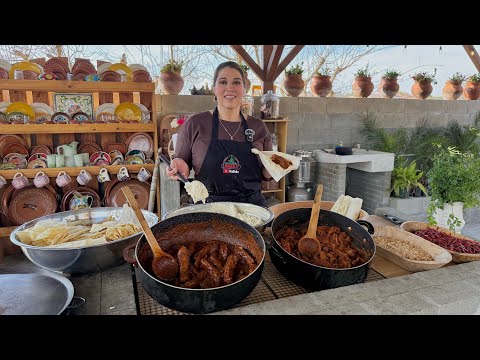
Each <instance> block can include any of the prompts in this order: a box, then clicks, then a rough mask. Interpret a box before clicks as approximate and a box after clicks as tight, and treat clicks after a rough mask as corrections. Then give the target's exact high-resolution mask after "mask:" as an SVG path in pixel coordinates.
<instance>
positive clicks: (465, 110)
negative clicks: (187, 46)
mask: <svg viewBox="0 0 480 360" xmlns="http://www.w3.org/2000/svg"><path fill="white" fill-rule="evenodd" d="M214 106H215V101H214V98H213V96H211V95H204V96H203V95H195V96H192V95H157V118H158V120H159V122H160V121H161V119H162V118H163V117H164V116H165V115H170V114H176V113H185V112H197V111H206V110H209V109H212V108H213V107H214ZM254 109H255V114H256V115H258V116H259V114H260V97H255V107H254ZM367 111H369V112H372V113H374V114H375V115H376V117H377V118H378V119H379V120H380V121H382V123H383V125H384V127H385V128H398V127H413V126H415V124H416V123H417V121H418V120H420V119H422V118H427V119H429V120H430V123H431V124H432V125H433V126H444V125H446V123H447V122H448V121H449V120H450V119H457V120H458V121H459V122H460V123H461V124H471V123H472V121H473V120H474V117H475V114H476V113H477V112H479V111H480V101H468V100H450V101H447V100H417V99H395V98H394V99H377V98H374V99H368V98H367V99H355V98H318V97H299V98H292V97H281V98H280V114H281V115H282V116H287V117H288V118H289V120H290V123H289V125H288V138H287V151H288V152H289V153H291V152H292V151H294V150H298V149H305V150H312V149H320V148H329V147H332V146H333V145H335V144H336V143H338V142H339V141H342V142H343V143H344V144H345V145H351V144H353V143H354V142H358V143H360V144H362V142H363V139H362V137H361V135H360V131H359V130H360V127H361V115H363V114H365V113H366V112H367ZM365 145H366V144H365ZM362 147H365V146H363V144H362Z"/></svg>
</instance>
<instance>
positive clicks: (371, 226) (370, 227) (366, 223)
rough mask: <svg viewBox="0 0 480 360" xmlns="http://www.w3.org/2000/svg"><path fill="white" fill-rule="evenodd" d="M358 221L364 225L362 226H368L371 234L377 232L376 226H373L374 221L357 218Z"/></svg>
mask: <svg viewBox="0 0 480 360" xmlns="http://www.w3.org/2000/svg"><path fill="white" fill-rule="evenodd" d="M357 223H358V224H360V225H362V226H366V227H367V231H368V232H369V233H370V234H374V233H375V228H374V227H373V225H372V223H370V222H368V221H366V220H357Z"/></svg>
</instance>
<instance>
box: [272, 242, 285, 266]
mask: <svg viewBox="0 0 480 360" xmlns="http://www.w3.org/2000/svg"><path fill="white" fill-rule="evenodd" d="M268 250H269V251H271V252H273V253H275V255H276V256H277V257H278V258H279V259H280V261H281V262H282V263H283V265H286V264H287V260H285V258H284V257H283V256H282V254H280V252H279V251H278V250H277V249H275V247H273V246H272V247H270V248H269V249H268Z"/></svg>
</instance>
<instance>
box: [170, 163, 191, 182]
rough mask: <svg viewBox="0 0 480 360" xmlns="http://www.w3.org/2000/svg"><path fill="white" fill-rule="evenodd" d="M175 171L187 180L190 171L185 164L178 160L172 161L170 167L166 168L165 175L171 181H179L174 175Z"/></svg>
mask: <svg viewBox="0 0 480 360" xmlns="http://www.w3.org/2000/svg"><path fill="white" fill-rule="evenodd" d="M177 171H180V173H181V174H182V175H183V176H185V178H188V175H189V174H190V169H189V168H188V165H187V163H186V162H185V161H184V160H182V159H180V158H175V159H173V160H172V161H171V162H170V167H168V166H167V175H168V176H169V177H170V178H171V179H172V180H179V179H178V176H177V175H176V173H177Z"/></svg>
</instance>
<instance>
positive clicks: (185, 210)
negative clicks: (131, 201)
mask: <svg viewBox="0 0 480 360" xmlns="http://www.w3.org/2000/svg"><path fill="white" fill-rule="evenodd" d="M222 204H225V205H227V206H228V205H230V204H233V205H235V206H236V207H237V209H238V210H239V211H240V212H242V213H243V214H247V215H253V216H256V217H258V218H260V219H261V220H262V222H261V224H260V225H256V226H254V227H255V229H257V231H258V232H260V233H262V232H263V231H265V228H266V227H267V225H268V224H269V223H270V222H271V221H272V220H273V212H272V211H271V210H270V209H266V208H264V207H261V206H258V205H254V204H249V203H241V202H231V201H218V202H214V203H206V204H197V205H190V206H186V207H182V208H178V209H175V210H170V211H169V212H167V213H166V214H165V215H163V217H162V220H165V219H168V218H171V217H172V216H177V215H182V214H190V213H196V212H211V213H219V212H218V211H217V209H215V207H218V206H219V205H220V206H221V205H222ZM222 214H225V215H229V214H228V213H224V212H222ZM239 220H241V219H239ZM249 225H252V224H249ZM252 226H253V225H252Z"/></svg>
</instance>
